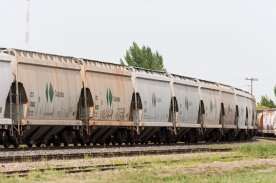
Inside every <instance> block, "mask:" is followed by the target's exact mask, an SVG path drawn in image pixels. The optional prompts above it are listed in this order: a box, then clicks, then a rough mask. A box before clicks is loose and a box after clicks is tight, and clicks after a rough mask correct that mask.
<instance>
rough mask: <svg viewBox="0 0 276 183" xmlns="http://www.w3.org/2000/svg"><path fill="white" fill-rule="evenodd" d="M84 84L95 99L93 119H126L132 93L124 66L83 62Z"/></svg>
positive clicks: (129, 77) (128, 113) (127, 118)
mask: <svg viewBox="0 0 276 183" xmlns="http://www.w3.org/2000/svg"><path fill="white" fill-rule="evenodd" d="M85 71H86V72H85V75H86V85H87V87H88V88H89V89H90V90H91V93H92V97H93V99H94V101H95V111H94V116H93V120H95V121H128V120H129V115H130V102H131V97H132V93H133V87H132V81H131V73H130V72H129V71H128V70H126V68H125V67H123V66H119V65H112V64H111V65H109V64H106V63H100V62H94V61H87V62H85Z"/></svg>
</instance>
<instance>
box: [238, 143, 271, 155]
mask: <svg viewBox="0 0 276 183" xmlns="http://www.w3.org/2000/svg"><path fill="white" fill-rule="evenodd" d="M238 151H239V152H240V153H241V154H243V155H247V156H251V157H256V158H269V157H275V156H276V144H274V143H263V144H247V145H243V146H241V147H240V148H239V149H238Z"/></svg>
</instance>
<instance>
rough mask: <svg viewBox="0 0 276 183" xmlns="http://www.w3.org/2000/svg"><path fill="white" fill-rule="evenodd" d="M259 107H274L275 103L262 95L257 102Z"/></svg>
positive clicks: (275, 106)
mask: <svg viewBox="0 0 276 183" xmlns="http://www.w3.org/2000/svg"><path fill="white" fill-rule="evenodd" d="M258 106H260V107H268V108H276V105H275V103H274V102H273V100H272V99H270V98H269V97H268V96H262V97H261V101H260V103H259V104H258Z"/></svg>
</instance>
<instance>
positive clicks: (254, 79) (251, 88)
mask: <svg viewBox="0 0 276 183" xmlns="http://www.w3.org/2000/svg"><path fill="white" fill-rule="evenodd" d="M245 80H248V81H250V92H251V95H253V82H254V81H258V78H253V77H251V78H249V77H248V78H245Z"/></svg>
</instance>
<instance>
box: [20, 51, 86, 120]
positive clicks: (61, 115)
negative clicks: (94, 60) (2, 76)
mask: <svg viewBox="0 0 276 183" xmlns="http://www.w3.org/2000/svg"><path fill="white" fill-rule="evenodd" d="M17 61H18V66H17V74H18V81H19V82H21V83H23V86H24V88H25V91H26V94H27V97H28V106H29V108H28V113H27V119H26V120H36V119H44V120H47V119H48V120H75V119H76V115H77V106H78V105H77V104H78V100H79V97H80V91H81V87H82V86H81V76H80V70H81V67H80V65H79V64H77V63H75V60H73V59H68V58H66V59H65V58H60V57H55V56H51V57H50V56H47V55H46V56H44V55H40V54H27V53H21V52H18V53H17Z"/></svg>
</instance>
